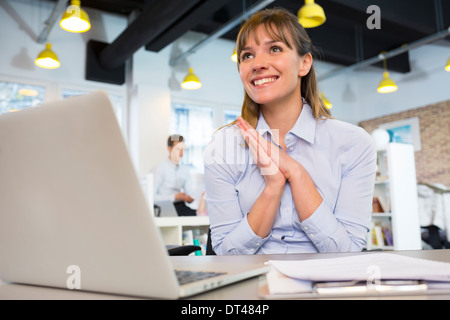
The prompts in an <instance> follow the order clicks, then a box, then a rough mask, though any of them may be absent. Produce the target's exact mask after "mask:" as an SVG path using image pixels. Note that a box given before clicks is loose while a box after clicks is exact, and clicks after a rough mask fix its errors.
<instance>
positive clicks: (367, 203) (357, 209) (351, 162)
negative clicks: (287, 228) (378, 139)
mask: <svg viewBox="0 0 450 320" xmlns="http://www.w3.org/2000/svg"><path fill="white" fill-rule="evenodd" d="M362 130H363V129H361V131H362ZM354 137H355V139H354V141H353V143H352V147H351V148H350V149H349V150H348V151H347V152H346V153H345V161H344V165H343V172H342V178H341V185H340V189H339V195H338V199H337V202H336V205H335V207H334V208H330V207H329V206H328V205H327V203H326V202H325V201H322V203H321V204H320V206H319V207H318V208H317V209H316V211H315V212H314V213H313V214H312V215H311V216H310V217H309V218H307V219H306V220H304V221H302V222H300V221H298V222H297V223H298V225H299V227H300V228H301V229H302V230H303V231H304V232H305V233H306V234H307V235H308V237H309V239H310V240H311V241H312V243H313V244H314V245H315V246H316V248H317V250H318V251H319V252H346V251H361V249H362V248H363V247H364V246H365V244H366V238H367V232H368V231H369V228H368V226H369V223H370V219H371V215H372V198H373V190H374V182H375V174H376V168H377V164H376V148H375V146H374V143H373V140H372V138H371V137H370V135H368V134H367V133H366V132H361V134H356V135H355V136H354Z"/></svg>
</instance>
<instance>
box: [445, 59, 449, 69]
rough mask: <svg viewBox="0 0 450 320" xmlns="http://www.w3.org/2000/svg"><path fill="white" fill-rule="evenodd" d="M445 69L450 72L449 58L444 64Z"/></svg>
mask: <svg viewBox="0 0 450 320" xmlns="http://www.w3.org/2000/svg"><path fill="white" fill-rule="evenodd" d="M445 71H448V72H450V58H448V60H447V65H446V66H445Z"/></svg>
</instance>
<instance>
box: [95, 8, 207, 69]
mask: <svg viewBox="0 0 450 320" xmlns="http://www.w3.org/2000/svg"><path fill="white" fill-rule="evenodd" d="M199 2H200V0H170V1H167V0H155V1H153V2H151V3H150V4H149V5H148V6H147V7H146V8H145V9H144V11H143V12H142V13H141V14H140V15H139V16H138V17H137V18H136V19H135V20H134V21H133V22H132V23H131V24H130V25H129V26H128V28H127V29H125V31H123V32H122V33H121V34H120V35H119V36H118V37H117V38H116V39H115V40H114V41H113V42H112V43H111V44H110V45H108V46H107V47H106V48H105V49H103V51H102V52H101V53H100V55H99V62H100V65H102V66H103V67H104V68H105V69H115V68H118V67H120V66H121V65H122V64H124V63H125V61H126V60H127V59H128V58H130V57H131V56H132V55H133V54H134V53H135V52H136V51H137V50H138V49H140V48H141V47H142V46H144V45H146V44H147V43H149V42H151V41H152V40H153V39H155V38H156V37H158V36H159V35H160V34H161V33H162V32H164V30H165V29H166V28H167V27H168V26H170V25H172V24H173V23H174V22H175V21H177V20H178V19H179V18H180V17H182V16H183V15H184V14H185V13H186V12H188V11H189V10H190V9H192V8H193V7H194V6H195V5H197V4H198V3H199Z"/></svg>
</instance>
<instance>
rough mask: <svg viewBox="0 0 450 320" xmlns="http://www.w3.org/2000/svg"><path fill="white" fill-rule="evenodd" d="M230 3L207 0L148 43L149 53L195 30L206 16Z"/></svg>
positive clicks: (221, 0) (227, 0)
mask: <svg viewBox="0 0 450 320" xmlns="http://www.w3.org/2000/svg"><path fill="white" fill-rule="evenodd" d="M230 1H231V0H205V1H204V2H203V3H201V4H199V5H198V6H197V7H195V8H193V9H192V10H191V11H190V12H188V13H187V14H186V15H185V16H183V17H182V18H181V19H179V21H176V22H175V23H173V24H172V25H171V26H170V27H168V28H167V29H166V30H165V31H164V32H163V33H161V34H160V35H159V36H158V37H157V38H155V39H153V40H152V41H150V42H149V43H147V44H146V45H145V49H146V50H148V51H153V52H159V51H160V50H162V49H163V48H165V47H166V46H167V45H169V44H170V43H172V42H174V41H175V40H176V39H178V38H179V37H180V36H182V35H183V34H184V33H186V31H188V30H191V29H193V28H194V27H195V26H197V25H198V24H199V23H201V21H202V20H203V19H204V18H205V16H208V15H210V14H211V12H215V11H217V10H219V9H220V8H222V7H223V6H224V5H226V4H227V3H228V2H230Z"/></svg>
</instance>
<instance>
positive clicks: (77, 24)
mask: <svg viewBox="0 0 450 320" xmlns="http://www.w3.org/2000/svg"><path fill="white" fill-rule="evenodd" d="M59 25H60V26H61V28H63V29H64V30H66V31H69V32H76V33H80V32H86V31H88V30H89V29H90V28H91V22H90V21H89V16H88V14H87V13H86V11H84V10H83V9H81V8H80V1H79V0H72V1H71V2H70V6H69V7H68V8H67V9H66V11H65V12H64V13H63V16H62V18H61V21H60V22H59Z"/></svg>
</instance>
